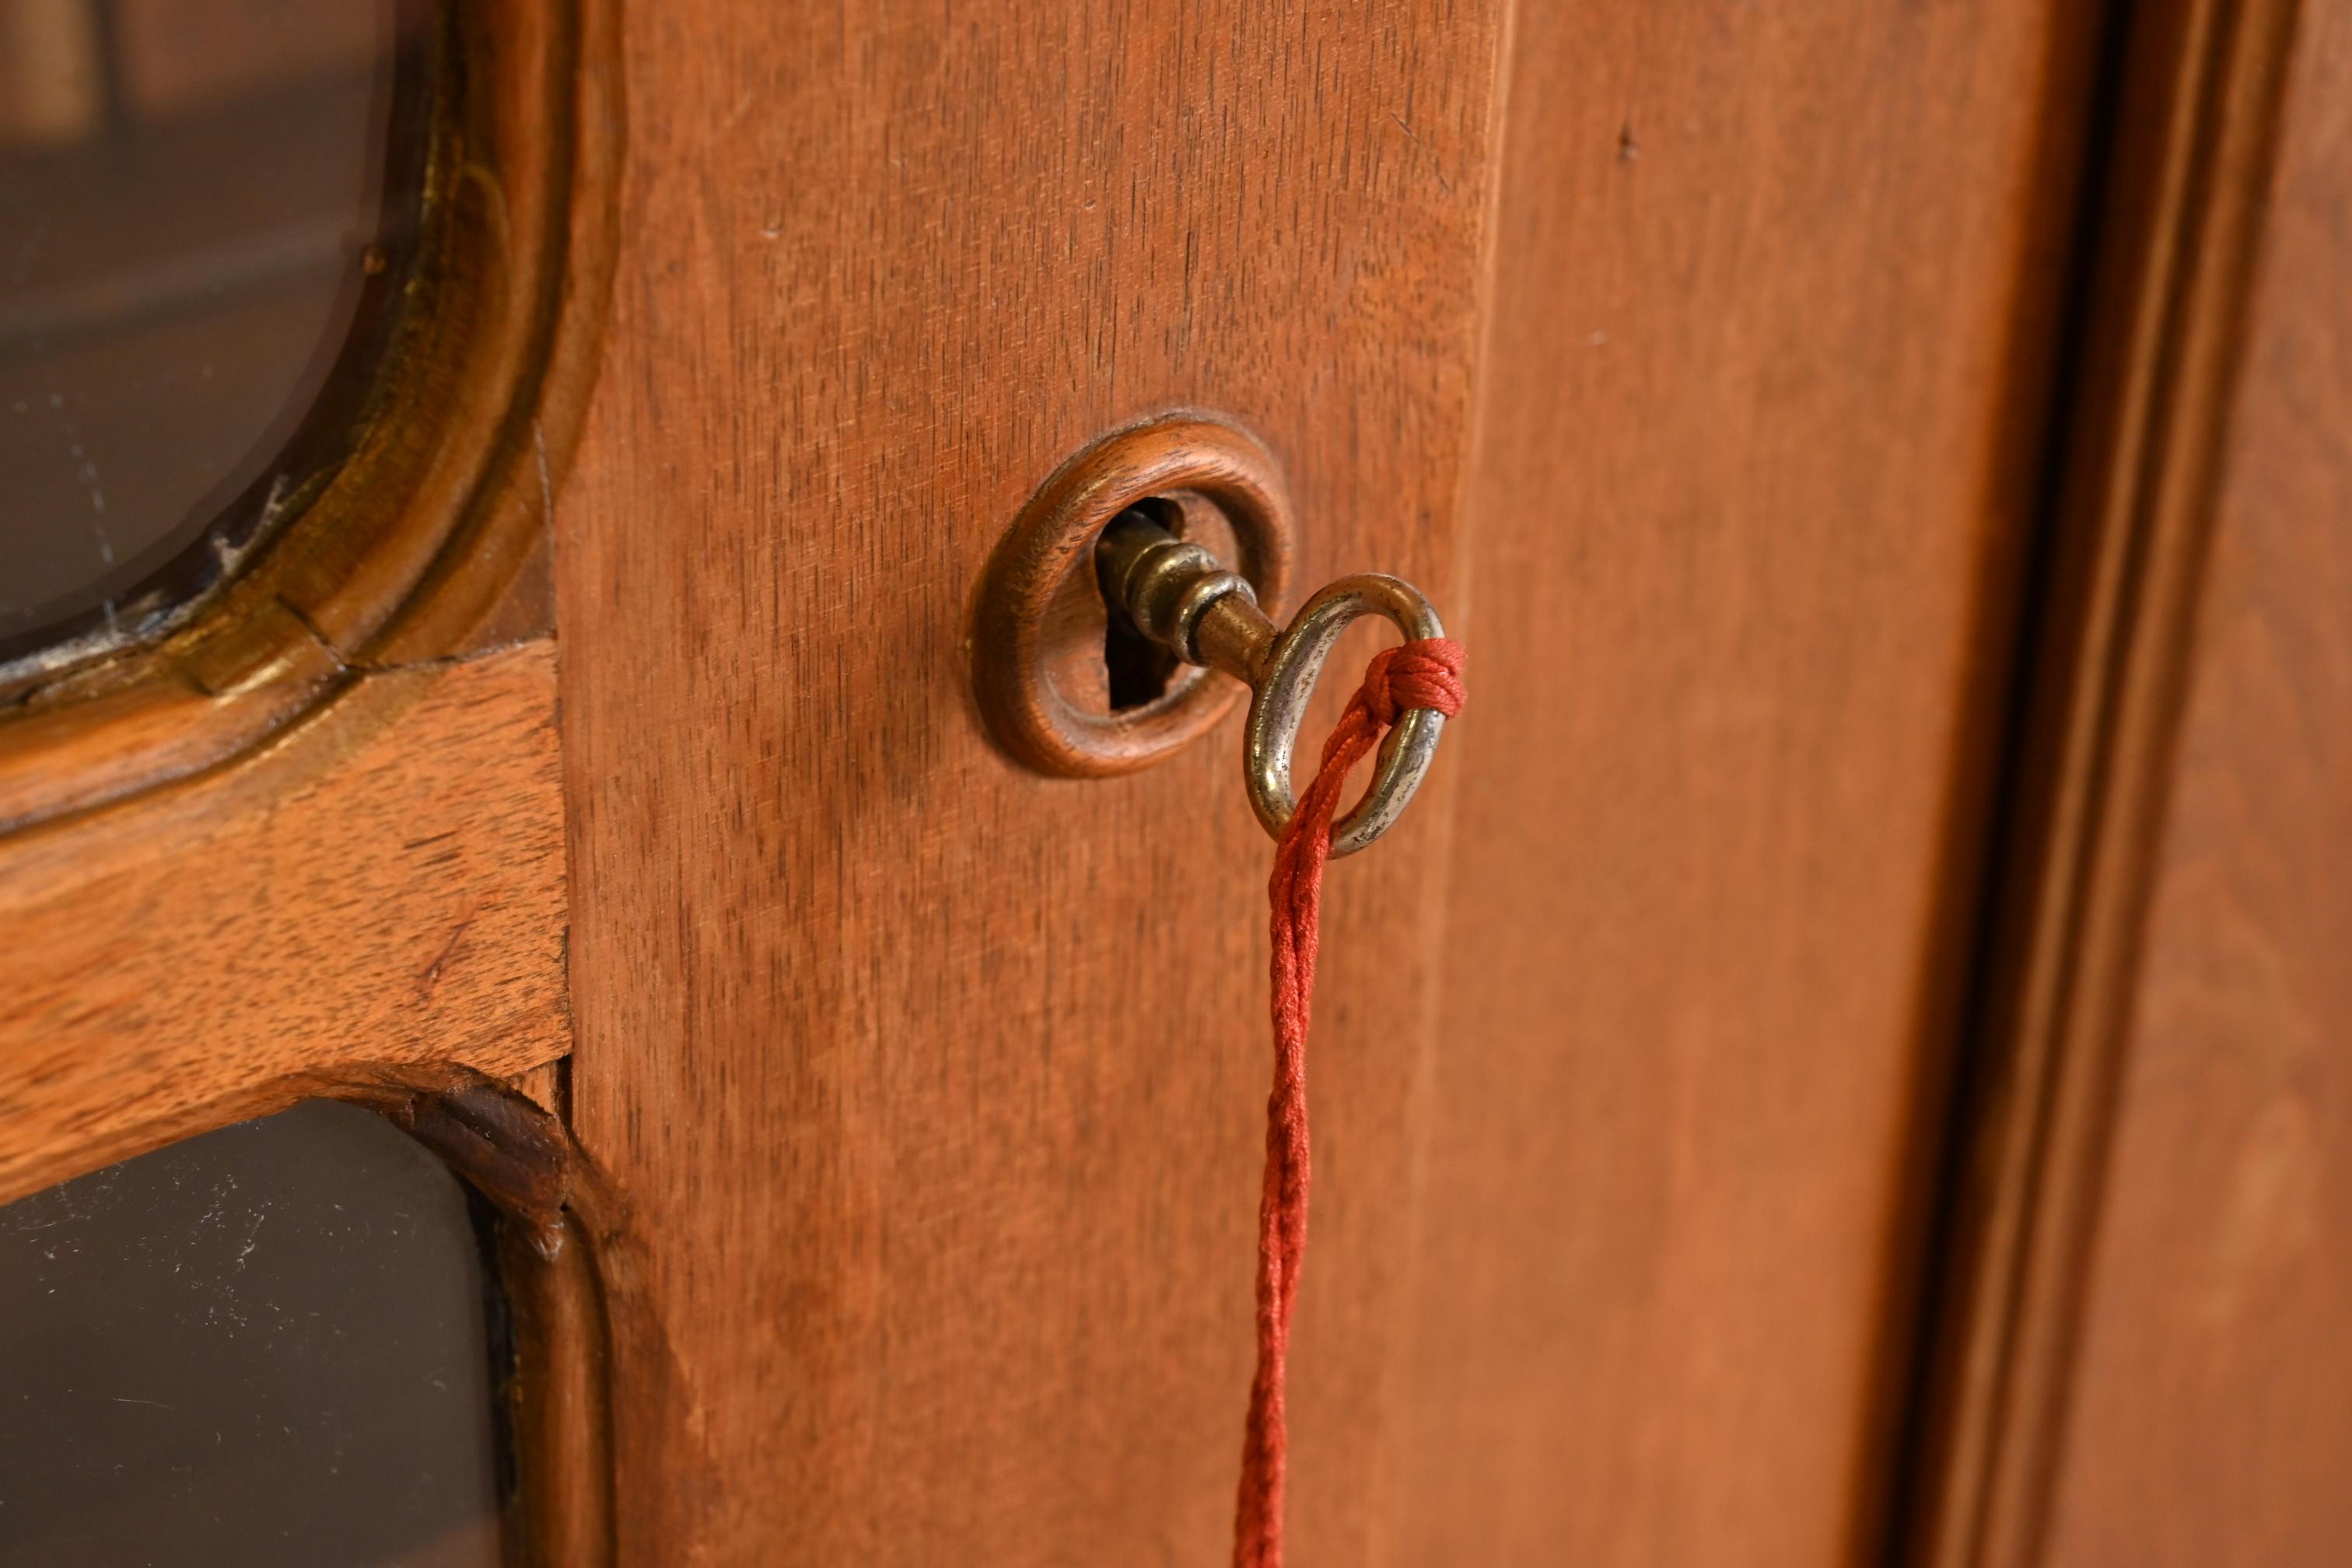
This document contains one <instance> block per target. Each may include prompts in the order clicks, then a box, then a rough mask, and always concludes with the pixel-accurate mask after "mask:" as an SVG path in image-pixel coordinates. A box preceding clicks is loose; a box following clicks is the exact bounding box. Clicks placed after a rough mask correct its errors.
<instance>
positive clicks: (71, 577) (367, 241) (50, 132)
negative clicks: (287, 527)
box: [0, 0, 429, 661]
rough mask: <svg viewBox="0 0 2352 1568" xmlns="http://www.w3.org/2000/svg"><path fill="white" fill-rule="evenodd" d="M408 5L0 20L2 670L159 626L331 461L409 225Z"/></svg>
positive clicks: (418, 76)
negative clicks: (43, 652) (45, 651)
mask: <svg viewBox="0 0 2352 1568" xmlns="http://www.w3.org/2000/svg"><path fill="white" fill-rule="evenodd" d="M422 10H423V7H422V6H421V5H417V4H413V3H405V0H322V3H320V4H315V5H300V4H289V3H287V0H0V496H5V501H0V661H5V660H11V659H21V658H24V657H26V656H27V655H28V654H33V653H36V652H37V651H38V650H40V649H42V648H45V647H48V648H54V647H57V646H58V645H59V644H71V645H73V646H75V647H82V648H88V649H96V648H100V647H105V646H109V645H110V644H114V643H119V642H121V641H122V640H125V639H127V638H129V637H136V636H138V635H140V634H141V633H142V632H143V631H152V630H153V629H156V628H158V627H160V626H163V625H165V624H168V623H169V622H170V621H171V619H172V618H173V616H175V615H177V614H178V613H180V612H181V611H182V610H184V608H185V607H186V606H187V605H189V604H191V603H193V602H194V601H195V600H196V599H197V598H199V597H200V596H201V595H203V594H204V592H205V590H207V589H208V588H210V587H211V586H213V585H215V584H216V583H217V582H218V581H219V580H220V579H221V578H222V577H223V576H224V575H226V574H228V573H230V572H232V571H234V570H235V569H236V566H237V564H238V563H240V561H241V560H242V559H243V558H244V557H245V556H246V555H247V554H248V553H249V552H250V550H251V549H252V548H253V547H254V546H255V544H256V543H257V542H258V541H259V540H260V539H262V538H263V537H264V536H265V535H266V534H267V532H268V530H269V527H270V526H271V525H272V523H273V522H274V521H276V520H277V519H278V517H280V516H281V515H282V514H284V513H285V512H286V510H288V509H287V506H286V504H285V503H286V500H287V498H288V497H289V496H293V495H295V494H297V492H298V491H299V489H300V487H301V486H302V484H303V483H304V481H305V480H306V479H310V478H311V477H312V476H314V475H317V474H320V473H322V472H324V471H327V470H328V469H330V468H331V467H332V465H333V463H334V461H335V459H336V458H337V457H338V456H339V455H340V453H341V450H343V449H344V447H345V446H346V445H347V443H348V440H349V437H350V435H351V431H352V426H353V424H354V422H355V420H356V418H357V416H358V414H359V411H360V407H361V405H362V400H363V398H364V395H365V394H366V391H367V389H368V386H369V384H371V381H372V378H373V373H374V371H375V370H376V369H377V367H378V365H379V363H380V362H381V360H382V358H383V352H384V348H385V345H386V342H387V341H388V333H389V328H390V322H391V318H392V314H393V310H392V306H393V304H394V301H395V300H396V298H397V292H398V289H399V286H400V284H401V282H402V280H403V279H404V276H405V274H406V271H407V269H408V265H409V260H410V255H411V252H412V250H413V248H414V241H415V233H416V226H417V214H418V209H419V205H420V200H421V197H420V192H419V182H420V179H421V169H422V167H423V163H422V160H423V153H424V142H425V112H424V108H425V99H426V96H427V89H428V85H429V84H427V83H426V82H425V75H426V56H427V53H428V49H427V44H428V42H429V37H428V29H427V28H426V27H425V26H423V25H422V20H423V18H422V16H421V12H422Z"/></svg>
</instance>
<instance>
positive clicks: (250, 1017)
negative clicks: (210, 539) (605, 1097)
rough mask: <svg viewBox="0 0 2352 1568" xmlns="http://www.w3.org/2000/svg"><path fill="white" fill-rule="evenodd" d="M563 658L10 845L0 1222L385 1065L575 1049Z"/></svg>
mask: <svg viewBox="0 0 2352 1568" xmlns="http://www.w3.org/2000/svg"><path fill="white" fill-rule="evenodd" d="M564 910H565V872H564V859H563V827H562V798H561V795H560V791H559V782H558V778H557V762H556V732H555V669H554V651H553V648H552V647H551V645H550V644H548V643H546V642H544V641H542V642H538V643H534V644H529V645H525V646H522V647H514V648H509V649H506V650H503V651H500V652H496V653H491V654H488V655H485V656H483V657H481V658H477V659H474V660H471V661H467V662H458V663H454V664H446V665H426V666H420V667H417V668H409V669H403V670H397V671H388V672H383V673H379V674H375V675H371V676H367V677H364V678H362V679H359V680H358V681H357V682H356V683H355V684H354V685H352V687H351V689H348V690H347V691H346V692H345V693H344V694H343V695H342V696H341V698H340V699H339V700H337V701H335V702H334V703H332V704H331V705H330V706H328V707H327V708H326V709H324V710H321V711H320V713H319V714H317V715H316V716H314V717H313V718H312V719H310V720H309V721H305V722H304V723H302V724H300V725H299V726H297V727H296V728H295V729H293V730H292V731H289V732H288V733H287V734H286V735H284V736H282V737H281V738H280V739H279V740H278V741H277V742H275V743H273V744H272V745H271V746H270V747H269V748H268V749H267V750H266V751H264V752H261V753H258V754H257V755H255V756H253V757H250V758H248V759H246V760H244V761H242V762H240V763H236V764H235V765H233V766H229V767H226V768H222V769H218V770H215V772H213V773H209V774H207V775H205V777H203V778H200V779H196V780H192V781H188V782H185V783H184V784H180V785H178V786H176V787H174V788H173V789H169V790H164V791H161V792H157V793H153V794H150V795H144V796H142V797H141V798H140V799H139V800H137V801H134V802H130V803H127V804H125V805H119V806H116V807H113V808H111V809H109V810H106V811H101V812H97V813H93V814H88V815H85V816H79V817H76V818H73V819H70V820H68V821H66V822H63V823H58V824H54V825H51V826H47V827H45V828H42V829H39V830H37V831H33V832H29V833H22V834H18V835H16V836H13V837H9V838H8V839H6V840H5V843H0V1201H5V1200H6V1199H8V1198H13V1197H16V1196H18V1195H20V1194H24V1193H26V1192H28V1191H32V1190H34V1189H36V1188H38V1187H40V1186H44V1185H46V1184H49V1183H52V1182H57V1181H61V1180H64V1179H66V1178H68V1177H71V1176H74V1175H78V1174H79V1173H82V1172H84V1171H87V1170H89V1169H92V1168H94V1167H96V1166H98V1165H100V1164H103V1163H107V1162H108V1161H110V1160H116V1159H121V1158H125V1157H127V1156H129V1155H131V1154H133V1153H136V1152H141V1151H142V1150H144V1149H147V1148H151V1147H152V1146H154V1145H156V1144H159V1143H163V1142H168V1141H169V1140H171V1139H173V1138H176V1137H183V1136H186V1135H187V1134H190V1133H193V1132H196V1131H202V1130H204V1129H205V1128H207V1127H212V1126H216V1125H218V1124H220V1123H221V1122H224V1121H231V1120H234V1119H236V1118H237V1117H241V1116H249V1115H257V1114H259V1113H261V1112H263V1111H267V1110H276V1109H278V1108H279V1107H281V1106H283V1105H286V1104H288V1103H290V1102H291V1101H292V1100H294V1099H296V1098H299V1094H300V1093H301V1092H302V1090H303V1087H304V1084H305V1082H306V1081H307V1080H308V1079H353V1078H357V1077H362V1076H365V1072H366V1070H368V1069H370V1068H373V1067H374V1066H377V1065H382V1064H398V1063H415V1062H437V1063H457V1064H463V1065H466V1066H470V1067H474V1068H479V1069H481V1070H482V1071H485V1072H490V1073H507V1072H519V1071H521V1070H523V1069H525V1068H530V1067H532V1066H534V1065H536V1064H538V1063H540V1062H543V1061H546V1060H548V1059H550V1058H554V1057H557V1056H560V1055H562V1053H563V1051H564V1050H565V1048H566V1047H567V1045H568V1043H569V1026H568V1018H567V1013H566V1008H565V998H564V991H563V974H564V971H563V963H564Z"/></svg>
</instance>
